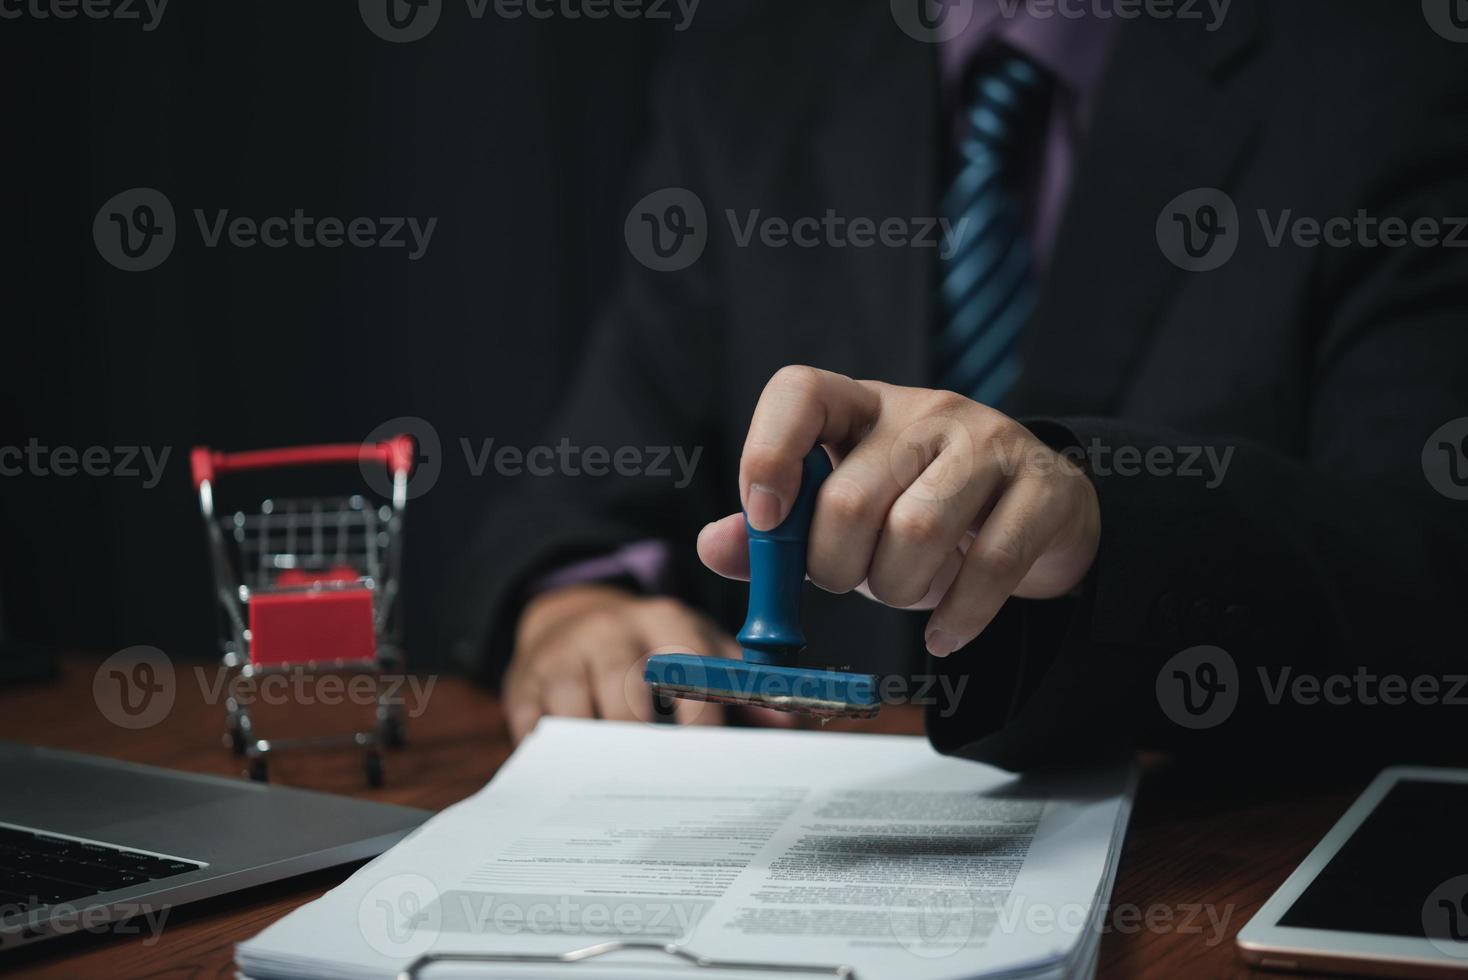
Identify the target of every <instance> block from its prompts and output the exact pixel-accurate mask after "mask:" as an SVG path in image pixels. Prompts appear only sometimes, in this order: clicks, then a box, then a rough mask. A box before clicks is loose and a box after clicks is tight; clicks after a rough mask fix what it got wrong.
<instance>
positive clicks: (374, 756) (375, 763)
mask: <svg viewBox="0 0 1468 980" xmlns="http://www.w3.org/2000/svg"><path fill="white" fill-rule="evenodd" d="M367 785H368V786H371V787H372V788H373V789H377V788H378V787H380V786H381V785H382V753H380V752H378V751H377V750H376V749H373V750H372V751H371V752H368V753H367Z"/></svg>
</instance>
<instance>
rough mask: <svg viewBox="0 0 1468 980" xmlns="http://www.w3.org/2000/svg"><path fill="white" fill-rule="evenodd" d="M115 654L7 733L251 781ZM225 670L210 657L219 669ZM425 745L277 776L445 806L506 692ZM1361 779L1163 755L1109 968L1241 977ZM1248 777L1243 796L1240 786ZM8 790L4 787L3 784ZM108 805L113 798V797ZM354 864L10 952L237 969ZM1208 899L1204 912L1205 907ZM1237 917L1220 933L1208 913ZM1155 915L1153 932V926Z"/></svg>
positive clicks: (471, 780) (1116, 900)
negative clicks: (115, 670)
mask: <svg viewBox="0 0 1468 980" xmlns="http://www.w3.org/2000/svg"><path fill="white" fill-rule="evenodd" d="M99 663H100V659H88V658H81V657H74V658H69V659H68V660H67V661H66V662H65V664H64V669H63V671H62V676H61V678H60V679H59V680H58V681H54V682H51V683H47V684H37V685H29V686H21V687H13V688H9V689H5V690H0V738H5V739H12V740H16V741H23V742H31V743H37V744H42V745H48V746H52V747H55V748H63V749H72V750H75V751H79V752H91V753H95V754H98V755H107V756H114V757H116V758H120V759H127V760H131V761H134V762H144V763H150V764H153V765H159V766H168V767H171V768H175V769H185V770H192V771H195V772H206V773H215V774H220V775H236V774H238V773H239V772H240V771H241V768H242V767H241V764H240V760H238V759H236V758H235V757H234V756H232V755H230V753H229V752H228V751H227V750H226V749H225V748H224V747H223V745H222V742H221V737H220V735H221V731H222V727H223V709H222V708H221V707H220V706H218V705H217V704H210V703H208V702H207V699H206V695H205V693H204V691H205V686H204V685H201V684H200V683H198V682H197V680H196V678H195V677H194V675H193V674H192V667H191V666H189V665H180V666H179V668H178V671H177V678H178V682H177V684H176V690H177V697H176V701H175V703H174V706H173V708H172V710H171V711H170V712H169V714H168V716H167V717H166V719H164V720H163V721H162V722H160V723H158V724H157V725H156V726H154V727H152V728H148V729H145V730H141V731H126V730H123V729H120V728H118V727H117V726H115V725H113V724H111V723H110V722H109V721H108V720H107V719H106V718H105V717H104V716H103V715H102V713H101V712H100V711H99V710H98V708H97V706H96V703H95V702H94V700H93V697H92V679H93V675H94V673H95V672H96V668H97V665H98V664H99ZM204 669H206V670H212V666H211V667H207V668H204ZM919 728H920V722H919V719H918V718H917V716H916V715H915V714H914V713H912V712H905V711H892V710H888V711H884V712H883V715H882V716H881V718H879V719H878V720H877V722H874V723H867V724H865V726H864V727H862V729H861V730H874V731H875V730H881V731H916V730H918V729H919ZM409 736H410V743H409V745H408V746H407V747H406V748H405V749H402V750H400V751H397V752H394V753H392V754H390V755H389V756H388V761H387V785H386V786H385V787H383V788H382V789H378V790H370V789H368V788H367V787H366V785H365V781H364V778H363V775H362V768H361V759H360V756H359V755H358V754H356V753H330V754H302V755H297V756H293V757H288V756H282V757H281V758H280V759H279V761H277V762H272V779H275V780H276V781H279V782H284V783H288V784H293V785H300V786H307V787H310V788H313V789H319V790H325V791H329V792H336V793H347V794H351V795H354V796H361V797H363V798H366V799H376V800H383V801H387V802H392V803H401V804H405V805H408V806H417V807H425V808H429V809H438V808H442V807H444V806H447V805H448V804H450V803H453V802H455V801H457V800H459V799H462V798H463V797H465V796H467V795H469V794H470V793H472V792H473V791H475V790H477V789H479V787H481V786H482V785H484V783H485V781H486V780H488V779H489V777H490V776H491V775H493V774H494V771H495V770H496V769H497V768H498V767H499V765H500V764H501V763H502V762H504V760H505V758H506V757H507V756H508V755H509V752H510V746H509V742H508V737H507V735H506V732H505V728H504V722H503V716H502V714H501V712H500V708H499V704H498V703H497V702H496V700H495V698H494V697H492V696H491V695H489V694H488V693H486V692H485V691H482V690H479V689H477V688H475V687H473V686H472V685H470V684H468V683H466V682H464V681H463V680H460V679H458V678H453V677H440V678H438V679H437V683H436V686H435V688H434V689H433V691H432V694H431V697H430V698H429V700H428V704H427V710H426V711H425V712H424V713H423V714H422V716H421V717H419V718H417V719H414V720H413V721H412V722H411V723H410V729H409ZM1370 777H1371V772H1369V771H1368V772H1361V773H1358V774H1352V775H1349V776H1346V777H1340V776H1333V777H1329V778H1320V777H1315V778H1314V780H1313V784H1312V783H1311V777H1308V776H1307V777H1305V778H1303V779H1302V778H1299V777H1298V775H1296V776H1295V777H1293V778H1290V779H1288V780H1285V779H1280V780H1276V781H1270V782H1266V783H1265V784H1264V785H1262V786H1261V785H1259V783H1258V780H1249V781H1244V780H1243V779H1242V777H1240V778H1239V779H1231V778H1229V776H1228V775H1227V774H1226V773H1222V772H1220V771H1219V770H1218V769H1217V767H1214V766H1204V765H1200V764H1196V763H1194V764H1191V765H1181V764H1173V765H1167V764H1163V763H1161V762H1157V761H1149V762H1148V764H1147V766H1146V770H1145V776H1144V778H1143V782H1142V787H1141V791H1140V795H1139V798H1138V801H1137V808H1136V812H1135V815H1134V817H1133V820H1132V825H1131V828H1130V831H1129V832H1128V835H1127V842H1126V848H1125V851H1124V852H1123V856H1122V862H1121V870H1120V879H1119V881H1118V883H1117V887H1116V892H1115V895H1114V896H1113V914H1112V916H1111V926H1112V927H1111V929H1110V930H1109V931H1108V933H1107V935H1106V936H1105V938H1104V940H1103V943H1102V965H1101V974H1102V976H1104V977H1159V978H1161V977H1169V978H1170V977H1180V976H1189V977H1192V976H1200V977H1226V976H1244V975H1248V973H1249V971H1248V970H1246V969H1245V968H1244V967H1243V965H1242V964H1241V963H1240V962H1239V961H1238V959H1237V958H1236V957H1235V954H1234V951H1233V945H1232V943H1233V936H1234V934H1235V933H1236V932H1237V931H1238V930H1239V928H1240V927H1241V926H1242V925H1243V924H1244V922H1246V921H1247V920H1248V918H1249V916H1250V915H1252V914H1253V913H1254V911H1255V910H1256V909H1258V907H1259V906H1260V904H1262V903H1263V901H1264V900H1265V899H1266V898H1267V897H1268V896H1269V894H1270V892H1272V891H1273V890H1274V888H1275V887H1276V886H1277V885H1278V884H1279V883H1280V882H1281V881H1283V880H1284V878H1285V876H1286V875H1287V874H1288V873H1289V872H1290V870H1291V869H1292V868H1293V867H1294V866H1295V864H1296V863H1297V862H1298V861H1299V860H1300V859H1301V858H1303V857H1304V856H1305V854H1306V853H1307V852H1308V851H1309V849H1310V848H1311V847H1312V846H1313V845H1314V843H1315V841H1316V840H1318V839H1319V837H1320V836H1321V835H1322V834H1323V833H1324V832H1325V831H1326V830H1327V829H1328V828H1329V827H1330V825H1331V824H1332V823H1333V822H1334V821H1335V819H1336V817H1337V816H1339V815H1340V813H1341V812H1342V811H1343V810H1344V809H1345V807H1346V805H1347V804H1348V803H1349V802H1350V800H1351V799H1352V798H1353V797H1354V796H1355V794H1356V793H1358V792H1359V791H1360V789H1361V788H1362V787H1364V786H1365V784H1366V783H1367V782H1368V781H1369V780H1370ZM1244 784H1247V785H1248V786H1249V789H1248V791H1247V793H1245V794H1242V795H1241V794H1240V793H1239V792H1238V791H1237V789H1235V788H1231V787H1237V786H1238V785H1244ZM0 791H3V790H0ZM99 805H105V803H104V802H103V801H99ZM349 870H350V869H335V870H332V871H325V872H321V873H318V874H315V875H310V876H307V877H304V878H297V879H293V880H291V881H287V882H282V883H279V884H276V885H271V886H266V887H263V888H259V889H254V890H252V891H248V892H244V893H240V894H236V895H232V896H226V897H224V898H222V899H217V900H214V901H212V902H207V903H201V904H199V905H193V906H183V907H182V908H179V909H175V910H173V912H172V914H171V915H170V916H169V918H168V920H167V921H166V923H165V926H164V928H163V931H162V934H161V938H160V939H158V941H157V942H155V943H153V944H152V945H151V946H148V945H144V943H143V941H142V939H141V938H139V937H130V938H129V937H118V936H75V937H68V938H66V939H63V940H57V941H54V942H47V943H42V944H39V945H37V946H34V947H30V948H28V949H22V950H19V951H17V952H16V953H14V954H9V958H8V959H6V958H0V972H8V973H10V975H12V976H17V977H65V978H72V977H93V976H109V977H117V978H122V977H143V976H147V977H179V978H183V977H188V978H204V977H218V978H232V977H233V976H234V967H233V950H234V944H235V943H237V942H239V941H240V940H243V939H246V938H248V937H250V936H252V935H254V934H255V933H257V932H259V931H260V930H261V929H262V928H264V927H265V926H266V925H267V924H269V923H270V922H272V921H273V920H275V919H276V918H278V917H280V916H281V915H284V914H285V913H286V912H288V911H290V910H291V909H294V908H296V907H297V906H299V905H301V904H303V903H305V902H308V901H310V900H311V899H314V898H316V897H318V896H319V895H321V894H322V893H323V892H325V891H326V890H327V889H329V888H331V887H332V886H333V885H335V884H336V883H338V882H339V881H341V880H342V879H343V878H344V877H346V874H347V873H348V871H349ZM1200 907H1201V909H1200ZM1209 910H1211V911H1212V913H1213V915H1214V917H1215V919H1224V918H1225V917H1226V927H1225V928H1224V930H1223V932H1222V936H1221V938H1220V937H1219V936H1218V935H1217V934H1216V931H1215V929H1214V927H1213V926H1212V924H1211V923H1210V921H1209V918H1208V911H1209ZM1149 921H1150V922H1151V923H1152V924H1151V926H1150V927H1149V926H1148V925H1147V923H1148V922H1149Z"/></svg>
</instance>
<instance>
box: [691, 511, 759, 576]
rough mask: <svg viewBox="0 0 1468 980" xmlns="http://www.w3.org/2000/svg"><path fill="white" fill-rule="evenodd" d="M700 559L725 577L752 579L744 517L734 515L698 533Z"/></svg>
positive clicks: (707, 526)
mask: <svg viewBox="0 0 1468 980" xmlns="http://www.w3.org/2000/svg"><path fill="white" fill-rule="evenodd" d="M698 557H699V559H700V560H702V561H703V563H704V564H705V565H707V566H708V567H709V569H710V570H711V571H714V572H717V573H718V574H720V575H722V576H724V577H725V578H732V579H739V580H741V581H748V580H749V536H748V535H747V534H746V533H745V530H744V515H743V514H730V515H729V516H728V517H723V518H720V519H719V520H717V521H714V522H713V523H712V524H707V525H705V526H704V529H703V530H702V531H700V532H698Z"/></svg>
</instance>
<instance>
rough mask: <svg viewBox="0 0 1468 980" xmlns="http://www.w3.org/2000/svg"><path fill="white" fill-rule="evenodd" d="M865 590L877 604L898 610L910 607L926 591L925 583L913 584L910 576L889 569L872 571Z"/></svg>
mask: <svg viewBox="0 0 1468 980" xmlns="http://www.w3.org/2000/svg"><path fill="white" fill-rule="evenodd" d="M867 588H868V589H870V590H871V593H872V597H873V598H874V599H876V600H877V601H878V602H880V603H882V604H883V605H886V606H892V607H894V608H898V609H900V608H902V607H905V606H910V605H912V604H913V603H915V602H917V601H918V600H919V599H921V598H922V597H923V596H924V595H926V594H927V591H928V586H927V584H926V583H920V582H914V581H913V580H912V577H911V575H907V574H903V573H900V572H894V571H892V570H890V569H882V570H880V571H879V570H877V569H873V570H872V574H871V575H869V576H868V577H867Z"/></svg>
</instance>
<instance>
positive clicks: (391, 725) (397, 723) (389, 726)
mask: <svg viewBox="0 0 1468 980" xmlns="http://www.w3.org/2000/svg"><path fill="white" fill-rule="evenodd" d="M378 727H379V729H380V730H379V733H378V734H379V736H380V737H381V739H382V744H383V745H385V746H387V747H388V748H390V749H400V748H402V747H403V746H404V745H407V744H408V734H407V732H406V731H405V730H404V727H403V719H401V718H399V717H398V716H397V715H396V714H386V715H383V716H382V722H381V724H380V725H379V726H378Z"/></svg>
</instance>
